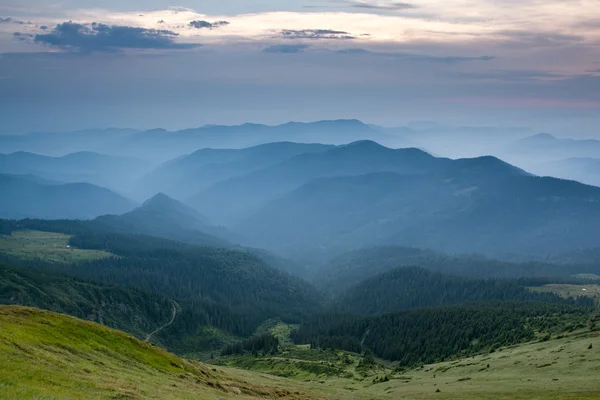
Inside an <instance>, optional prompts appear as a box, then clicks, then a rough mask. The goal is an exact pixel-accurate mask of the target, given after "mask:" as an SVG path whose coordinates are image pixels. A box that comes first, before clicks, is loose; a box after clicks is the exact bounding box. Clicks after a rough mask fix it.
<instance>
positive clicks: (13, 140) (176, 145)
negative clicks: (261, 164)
mask: <svg viewBox="0 0 600 400" xmlns="http://www.w3.org/2000/svg"><path fill="white" fill-rule="evenodd" d="M360 139H371V140H377V141H379V142H381V143H385V144H388V145H393V146H396V145H399V144H400V142H399V139H398V138H397V137H395V136H394V135H390V134H387V133H384V132H381V131H379V130H377V129H374V128H373V127H370V126H368V125H366V124H364V123H362V122H361V121H358V120H334V121H316V122H309V123H300V122H289V123H286V124H282V125H275V126H269V125H261V124H251V123H246V124H242V125H234V126H224V125H206V126H202V127H199V128H193V129H184V130H180V131H167V130H165V129H151V130H146V131H135V130H127V129H107V130H89V131H79V132H67V133H32V134H27V135H13V136H8V135H0V148H2V149H3V151H4V152H14V151H30V152H35V153H39V154H47V155H60V154H65V152H74V151H82V150H85V151H94V152H100V153H105V154H111V155H121V156H133V157H139V158H144V159H148V160H153V161H158V162H163V161H167V160H170V159H173V158H175V157H178V156H181V155H182V154H189V153H190V151H191V150H194V149H201V148H207V147H211V148H245V147H250V146H256V145H259V144H265V143H272V142H286V141H287V142H299V143H326V144H344V143H350V142H353V141H356V140H360Z"/></svg>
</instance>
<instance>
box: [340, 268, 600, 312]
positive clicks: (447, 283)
mask: <svg viewBox="0 0 600 400" xmlns="http://www.w3.org/2000/svg"><path fill="white" fill-rule="evenodd" d="M489 300H498V301H506V300H510V301H529V300H535V301H545V302H561V303H565V302H566V301H565V300H564V299H562V298H561V297H560V296H558V295H556V294H552V293H535V292H532V291H529V290H527V289H526V288H525V287H523V285H521V284H520V283H519V282H517V281H514V280H485V279H469V278H463V277H457V276H450V275H443V274H441V273H437V272H431V271H427V270H425V269H423V268H417V267H407V268H396V269H394V270H391V271H389V272H386V273H383V274H380V275H377V276H375V277H373V278H370V279H367V280H365V281H363V282H361V283H359V284H358V285H356V286H354V287H352V288H350V289H349V290H347V291H346V292H345V293H344V294H343V295H341V296H340V297H338V298H337V299H336V300H335V308H336V310H338V311H340V312H343V313H352V314H365V315H369V314H381V313H388V312H393V311H401V310H410V309H414V308H422V307H440V306H449V305H456V304H465V303H473V302H480V301H489ZM570 302H572V303H577V304H579V305H582V306H588V307H592V306H593V305H594V301H593V299H591V298H585V297H579V298H578V299H576V300H575V299H571V300H570Z"/></svg>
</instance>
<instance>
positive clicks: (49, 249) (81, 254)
mask: <svg viewBox="0 0 600 400" xmlns="http://www.w3.org/2000/svg"><path fill="white" fill-rule="evenodd" d="M69 239H70V236H69V235H64V234H62V233H54V232H41V231H29V230H28V231H16V232H13V233H12V235H10V236H8V235H0V253H5V254H8V255H11V256H14V257H18V258H22V259H26V260H41V261H46V262H53V263H73V262H79V261H89V260H96V259H100V258H106V257H113V256H114V255H113V254H111V253H107V252H105V251H100V250H83V249H77V248H72V247H69Z"/></svg>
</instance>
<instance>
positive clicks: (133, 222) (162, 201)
mask: <svg viewBox="0 0 600 400" xmlns="http://www.w3.org/2000/svg"><path fill="white" fill-rule="evenodd" d="M90 226H91V227H93V228H96V229H101V230H104V231H111V232H120V233H127V234H145V235H152V236H158V237H163V238H167V239H171V240H177V241H180V242H184V243H189V244H193V245H201V246H212V247H221V248H228V249H237V250H242V251H246V252H248V253H251V254H253V255H254V256H256V257H257V258H259V259H261V260H262V261H264V262H265V263H266V264H267V265H269V266H271V267H273V268H275V269H278V270H280V271H284V272H287V273H289V274H290V275H295V276H300V277H303V278H306V277H308V275H309V274H308V272H307V270H306V268H305V267H304V266H302V265H300V264H298V263H295V262H293V261H291V260H288V259H286V258H283V257H281V256H279V255H277V254H274V253H272V252H269V251H267V250H263V249H255V248H246V247H242V246H240V245H239V244H237V243H236V242H237V239H238V238H237V237H236V235H235V234H234V233H233V232H231V231H229V230H227V229H225V228H223V227H217V226H213V225H211V224H210V222H209V221H208V220H207V218H206V217H204V216H203V215H201V214H200V213H198V212H197V211H196V210H194V209H192V208H191V207H188V206H186V205H185V204H183V203H181V202H179V201H177V200H174V199H172V198H170V197H168V196H167V195H165V194H163V193H159V194H157V195H155V196H153V197H152V198H150V199H148V200H146V201H145V202H144V203H143V204H142V205H141V206H139V207H137V208H135V209H134V210H132V211H130V212H128V213H125V214H123V215H104V216H101V217H98V218H96V219H95V220H93V221H91V222H90Z"/></svg>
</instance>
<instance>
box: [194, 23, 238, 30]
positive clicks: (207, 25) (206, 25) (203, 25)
mask: <svg viewBox="0 0 600 400" xmlns="http://www.w3.org/2000/svg"><path fill="white" fill-rule="evenodd" d="M227 25H229V22H227V21H215V22H208V21H192V22H190V26H191V27H192V28H196V29H217V28H220V27H222V26H227Z"/></svg>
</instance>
